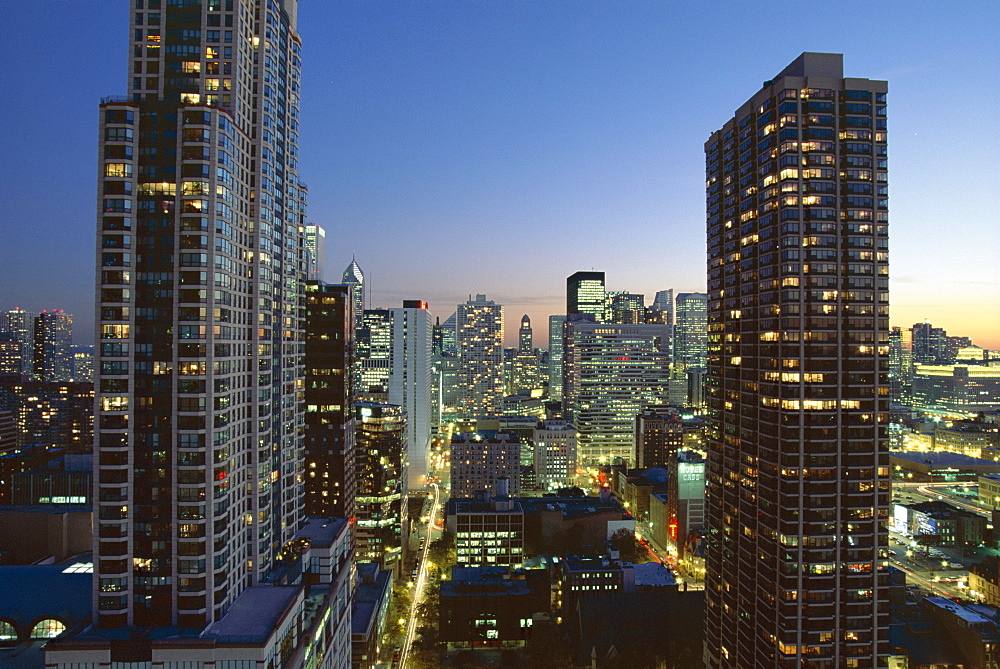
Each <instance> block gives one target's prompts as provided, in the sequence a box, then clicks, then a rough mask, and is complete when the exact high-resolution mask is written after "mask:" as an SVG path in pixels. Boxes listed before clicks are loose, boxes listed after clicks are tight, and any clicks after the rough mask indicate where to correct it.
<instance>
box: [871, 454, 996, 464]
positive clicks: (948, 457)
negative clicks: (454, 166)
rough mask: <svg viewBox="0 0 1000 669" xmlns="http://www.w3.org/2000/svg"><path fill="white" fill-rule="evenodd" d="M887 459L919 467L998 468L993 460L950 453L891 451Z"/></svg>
mask: <svg viewBox="0 0 1000 669" xmlns="http://www.w3.org/2000/svg"><path fill="white" fill-rule="evenodd" d="M889 457H890V458H892V459H895V460H906V461H907V462H912V463H914V464H919V465H931V466H934V467H962V466H965V467H969V466H977V467H983V466H994V467H1000V463H998V462H996V461H994V460H984V459H983V458H974V457H972V456H970V455H963V454H962V453H951V452H949V451H893V452H891V453H889Z"/></svg>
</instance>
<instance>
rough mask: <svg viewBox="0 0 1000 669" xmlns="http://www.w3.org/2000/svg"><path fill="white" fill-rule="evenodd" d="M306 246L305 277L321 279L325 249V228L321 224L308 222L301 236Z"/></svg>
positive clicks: (312, 279)
mask: <svg viewBox="0 0 1000 669" xmlns="http://www.w3.org/2000/svg"><path fill="white" fill-rule="evenodd" d="M303 241H304V243H305V247H306V253H307V256H306V279H309V280H311V281H322V280H323V278H324V277H323V266H324V265H325V262H324V252H325V250H326V230H324V229H323V227H322V226H319V225H316V224H315V223H310V224H309V225H307V226H306V229H305V235H304V238H303Z"/></svg>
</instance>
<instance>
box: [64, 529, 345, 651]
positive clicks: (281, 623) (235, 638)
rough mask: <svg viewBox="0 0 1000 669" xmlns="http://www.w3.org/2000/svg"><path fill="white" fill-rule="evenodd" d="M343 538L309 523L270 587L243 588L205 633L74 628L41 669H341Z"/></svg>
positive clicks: (290, 545)
mask: <svg viewBox="0 0 1000 669" xmlns="http://www.w3.org/2000/svg"><path fill="white" fill-rule="evenodd" d="M350 534H351V533H350V528H349V526H348V523H347V521H346V520H344V519H342V518H341V519H327V520H320V519H313V520H310V521H309V522H308V523H307V524H306V526H305V527H304V528H303V529H302V530H300V531H299V532H298V533H297V534H296V535H295V538H294V539H293V540H292V541H291V542H289V543H288V544H286V546H285V548H284V550H283V551H282V554H281V557H280V558H279V560H278V561H277V562H278V563H279V565H280V566H279V567H278V568H277V569H276V570H275V572H274V573H273V574H272V575H271V582H270V583H268V584H262V585H256V586H251V587H248V588H247V589H246V590H244V591H243V592H242V593H241V594H240V596H239V597H238V598H237V599H236V601H235V602H234V603H233V605H232V606H231V607H230V608H229V610H228V611H227V612H226V615H225V616H223V617H222V618H221V619H219V620H218V621H216V622H213V623H212V624H210V625H208V626H207V627H205V628H200V629H198V628H195V629H188V628H178V627H158V628H152V629H150V630H145V631H144V633H143V634H142V635H138V636H136V635H131V630H125V632H126V634H127V636H125V637H123V636H122V630H120V629H105V628H98V627H96V626H93V625H91V624H87V625H86V626H84V625H83V624H80V625H78V626H77V628H76V629H67V630H66V632H65V633H60V635H59V636H57V637H56V638H53V639H52V640H50V641H49V642H48V644H46V646H45V659H44V664H45V666H46V667H49V668H51V669H78V668H79V667H81V666H87V667H90V666H93V667H99V666H119V665H118V664H116V663H122V664H121V666H125V665H126V664H128V663H144V664H128V666H160V665H161V664H162V665H164V666H167V664H168V663H169V664H170V666H177V667H181V666H183V667H185V669H207V667H212V666H214V667H220V666H233V667H237V666H239V667H253V666H265V667H266V666H271V667H305V666H309V667H315V668H316V669H348V667H350V664H351V605H350V602H351V589H352V584H351V581H350V576H351V572H352V568H351V564H352V562H353V551H352V549H351V538H350ZM88 589H89V588H88ZM128 635H131V636H128ZM227 663H229V664H227Z"/></svg>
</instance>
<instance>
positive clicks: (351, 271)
mask: <svg viewBox="0 0 1000 669" xmlns="http://www.w3.org/2000/svg"><path fill="white" fill-rule="evenodd" d="M343 282H344V283H362V284H363V283H364V282H365V273H364V272H362V271H361V266H360V265H358V261H357V260H355V259H354V255H353V254H352V255H351V264H350V265H348V266H347V269H345V270H344V278H343Z"/></svg>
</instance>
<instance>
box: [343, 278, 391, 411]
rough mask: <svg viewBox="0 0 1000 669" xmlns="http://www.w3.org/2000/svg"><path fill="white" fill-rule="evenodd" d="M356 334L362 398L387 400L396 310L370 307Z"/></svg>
mask: <svg viewBox="0 0 1000 669" xmlns="http://www.w3.org/2000/svg"><path fill="white" fill-rule="evenodd" d="M349 287H351V288H353V287H354V286H353V285H349ZM356 336H357V342H356V346H357V361H356V365H355V368H356V371H357V392H358V398H359V399H365V400H368V401H371V402H386V401H388V393H389V368H390V366H391V365H392V312H391V311H389V310H388V309H368V310H367V311H365V313H364V315H363V316H362V317H361V329H360V330H359V331H358V332H357V333H356Z"/></svg>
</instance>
